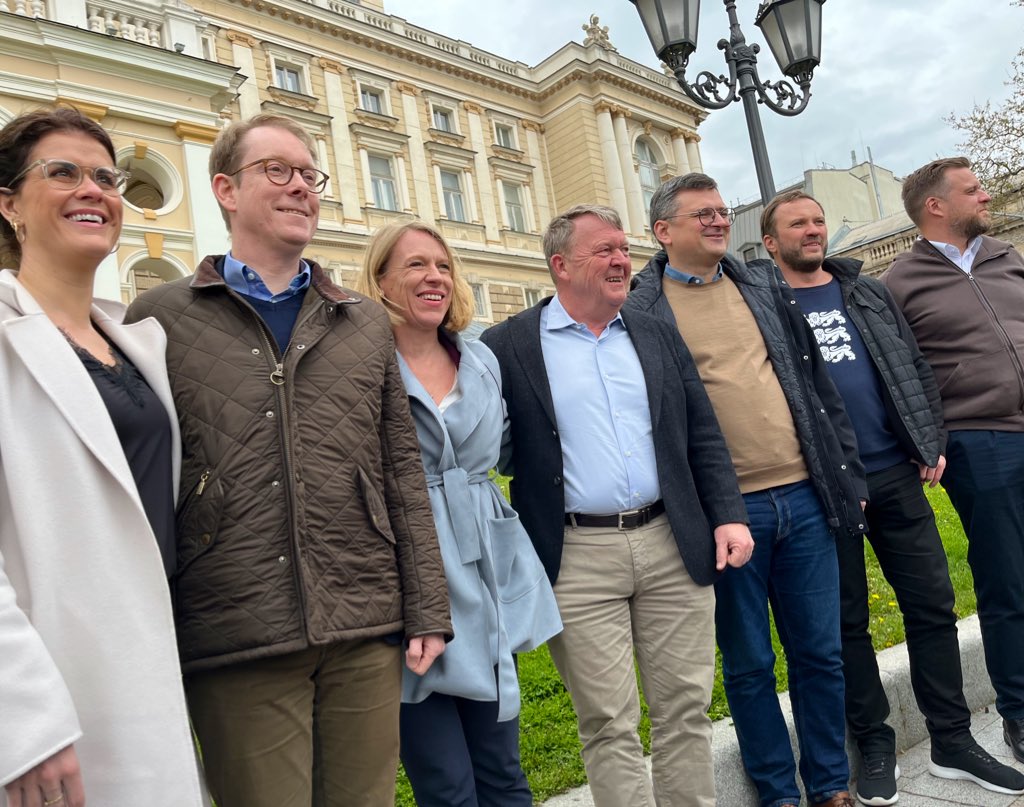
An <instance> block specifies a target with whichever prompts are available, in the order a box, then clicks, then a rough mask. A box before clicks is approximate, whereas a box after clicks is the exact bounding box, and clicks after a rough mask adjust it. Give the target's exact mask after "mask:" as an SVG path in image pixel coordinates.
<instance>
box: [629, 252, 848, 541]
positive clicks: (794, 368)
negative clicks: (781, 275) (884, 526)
mask: <svg viewBox="0 0 1024 807" xmlns="http://www.w3.org/2000/svg"><path fill="white" fill-rule="evenodd" d="M667 262H668V256H667V255H666V254H665V252H664V250H662V251H659V252H657V253H656V254H655V255H654V257H653V258H651V260H650V261H649V262H648V264H647V266H646V267H645V268H644V270H643V271H642V272H640V274H638V275H637V276H636V277H635V278H634V279H633V290H632V291H631V292H630V294H629V297H628V298H627V299H626V305H625V306H624V308H626V309H630V308H633V309H635V310H639V311H650V312H651V313H653V314H655V315H656V316H659V317H661V318H662V319H664V320H666V321H667V322H670V323H672V325H675V324H676V320H675V315H674V314H673V313H672V307H671V306H670V305H669V303H668V300H667V299H666V298H665V295H664V294H663V293H662V290H661V283H662V276H663V275H664V273H665V264H666V263H667ZM722 267H723V269H724V271H725V273H726V274H727V275H729V277H730V278H732V280H733V282H735V283H736V286H737V288H739V290H740V294H741V295H743V299H744V300H745V301H746V303H747V305H748V306H750V310H751V312H752V313H753V315H754V320H755V321H756V322H757V327H758V328H759V329H760V331H761V335H762V336H763V337H764V343H765V347H766V348H767V350H768V358H769V359H770V360H771V362H772V367H773V368H774V370H775V374H776V375H777V376H778V379H779V385H780V386H781V387H782V391H783V394H784V395H785V396H786V402H787V403H788V404H789V410H790V412H791V413H792V415H793V423H794V424H795V425H796V433H797V437H798V438H799V440H800V449H801V452H802V453H803V457H804V463H805V464H806V465H807V471H808V473H809V474H810V477H811V482H812V483H813V484H814V487H815V490H816V491H817V493H818V497H819V498H820V499H821V502H822V506H823V507H824V509H825V515H826V516H827V518H828V522H829V526H830V527H831V528H832V530H833V532H834V533H835V534H837V535H840V534H851V535H859V534H862V533H863V532H864V531H865V530H866V529H867V525H866V523H865V521H864V514H863V511H862V510H861V506H860V500H861V499H867V482H866V480H865V478H864V466H863V465H862V464H861V461H860V457H858V456H857V439H856V437H855V436H854V433H853V426H852V425H851V424H850V421H849V419H848V418H847V417H846V410H845V409H844V408H843V402H842V398H840V397H839V393H838V392H837V391H836V388H835V384H833V383H832V378H831V376H829V374H828V368H827V367H825V364H824V361H823V360H822V358H821V353H820V352H819V351H818V345H817V342H815V341H814V334H813V333H811V330H810V328H809V326H808V325H807V323H806V322H805V321H804V318H803V315H802V314H801V313H800V307H799V306H798V305H797V304H796V300H795V299H792V295H791V294H790V295H789V296H788V297H787V296H786V295H785V294H783V288H782V286H781V285H780V283H779V280H778V276H777V275H776V273H775V271H774V269H773V268H772V267H771V266H770V265H769V271H763V270H761V269H758V268H756V267H754V266H747V265H745V264H743V263H740V262H739V261H737V260H735V259H734V258H732V257H731V256H729V255H726V256H725V257H724V258H723V259H722ZM786 291H788V289H787V290H786ZM723 349H728V346H723Z"/></svg>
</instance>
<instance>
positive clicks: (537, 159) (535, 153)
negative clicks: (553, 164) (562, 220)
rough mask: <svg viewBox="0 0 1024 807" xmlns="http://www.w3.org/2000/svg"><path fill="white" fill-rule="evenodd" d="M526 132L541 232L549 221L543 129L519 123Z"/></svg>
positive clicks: (537, 124)
mask: <svg viewBox="0 0 1024 807" xmlns="http://www.w3.org/2000/svg"><path fill="white" fill-rule="evenodd" d="M520 124H521V125H522V127H523V130H524V131H525V132H526V153H527V154H529V155H530V162H531V163H533V185H534V188H535V189H536V192H537V214H538V215H539V216H540V227H541V229H542V230H543V229H544V228H545V227H547V226H548V222H549V221H551V205H550V204H548V180H547V164H546V163H545V162H544V160H543V159H542V158H541V153H540V135H542V134H544V127H543V126H541V125H540V124H539V123H534V122H533V121H530V120H523V121H520Z"/></svg>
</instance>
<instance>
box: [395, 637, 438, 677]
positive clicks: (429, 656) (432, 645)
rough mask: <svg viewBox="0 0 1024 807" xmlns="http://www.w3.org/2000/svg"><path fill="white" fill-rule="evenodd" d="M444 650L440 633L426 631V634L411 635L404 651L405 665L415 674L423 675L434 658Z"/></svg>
mask: <svg viewBox="0 0 1024 807" xmlns="http://www.w3.org/2000/svg"><path fill="white" fill-rule="evenodd" d="M443 652H444V636H443V635H442V634H440V633H428V634H427V635H426V636H413V637H412V638H411V639H410V640H409V647H408V648H407V649H406V651H405V666H406V667H408V668H409V669H410V670H412V671H413V672H414V673H416V675H424V674H425V673H426V672H427V670H429V669H430V665H431V664H433V663H434V659H436V658H437V657H438V656H440V655H441V654H442V653H443Z"/></svg>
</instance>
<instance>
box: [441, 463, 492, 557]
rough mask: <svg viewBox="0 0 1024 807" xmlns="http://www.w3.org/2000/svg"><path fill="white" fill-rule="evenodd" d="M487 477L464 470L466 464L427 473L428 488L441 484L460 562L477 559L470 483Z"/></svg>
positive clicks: (475, 526)
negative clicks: (443, 470) (434, 472)
mask: <svg viewBox="0 0 1024 807" xmlns="http://www.w3.org/2000/svg"><path fill="white" fill-rule="evenodd" d="M487 478H488V477H487V474H486V473H479V474H467V473H466V469H465V468H449V469H448V470H447V471H445V472H443V473H441V474H428V475H427V487H428V488H436V487H440V488H441V489H442V490H443V491H444V498H445V500H446V501H447V502H448V514H449V515H450V516H451V519H452V530H453V531H454V532H455V543H456V544H457V545H458V547H459V559H460V560H461V561H462V562H463V563H475V562H476V561H478V560H480V531H479V529H478V528H477V523H476V511H475V510H474V508H473V499H472V497H471V496H470V495H469V486H470V485H481V484H483V483H484V482H486V481H487Z"/></svg>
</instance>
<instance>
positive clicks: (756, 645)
mask: <svg viewBox="0 0 1024 807" xmlns="http://www.w3.org/2000/svg"><path fill="white" fill-rule="evenodd" d="M743 500H744V503H745V504H746V506H747V513H748V515H749V517H750V531H751V533H752V534H753V536H754V544H755V545H754V554H753V556H752V557H751V559H750V562H749V563H747V565H746V566H743V567H741V568H739V569H732V568H730V569H727V570H726V572H725V574H724V575H722V577H721V579H720V580H719V581H718V582H717V583H716V584H715V594H716V596H717V599H718V602H717V606H716V609H715V624H716V628H717V631H718V646H719V648H720V649H721V651H722V671H723V674H724V676H723V677H724V683H725V694H726V697H727V698H728V700H729V709H730V710H731V712H732V718H733V722H734V724H735V726H736V735H737V738H738V739H739V744H740V753H741V754H742V756H743V764H744V767H745V768H746V769H747V773H748V774H749V775H750V778H751V779H753V780H754V784H755V785H756V786H757V791H758V795H759V797H760V803H761V807H778V805H781V804H787V803H793V804H799V803H800V791H799V789H798V788H797V785H796V763H795V762H794V760H793V752H792V748H791V745H790V741H789V732H788V731H787V729H786V723H785V720H784V719H783V717H782V710H781V709H780V708H779V699H778V696H777V695H776V694H775V673H774V667H775V652H774V650H773V649H772V640H771V631H770V626H769V620H768V603H769V602H770V603H771V607H772V613H773V614H774V616H775V626H776V628H777V630H778V633H779V638H780V639H781V640H782V646H783V649H784V650H785V651H786V662H787V666H788V668H789V694H790V702H791V703H792V706H793V719H794V722H795V724H796V733H797V741H798V742H799V745H800V777H801V779H803V783H804V789H805V790H806V791H807V795H808V799H809V800H810V801H811V802H818V801H826V800H827V799H829V798H831V797H832V796H834V795H835V794H836V793H839V792H841V791H844V790H848V789H849V778H850V769H849V762H848V761H847V759H846V749H845V740H846V724H845V720H844V703H843V696H844V690H843V658H842V648H841V643H840V638H839V567H838V563H837V560H836V545H835V540H834V538H833V537H832V534H831V533H830V531H829V529H828V524H827V522H826V520H825V514H824V511H823V510H822V508H821V503H820V502H819V500H818V496H817V494H816V493H815V491H814V488H813V487H812V486H811V484H810V482H797V483H795V484H792V485H782V486H780V487H776V488H769V489H768V490H763V491H758V492H756V493H748V494H745V495H744V496H743Z"/></svg>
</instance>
